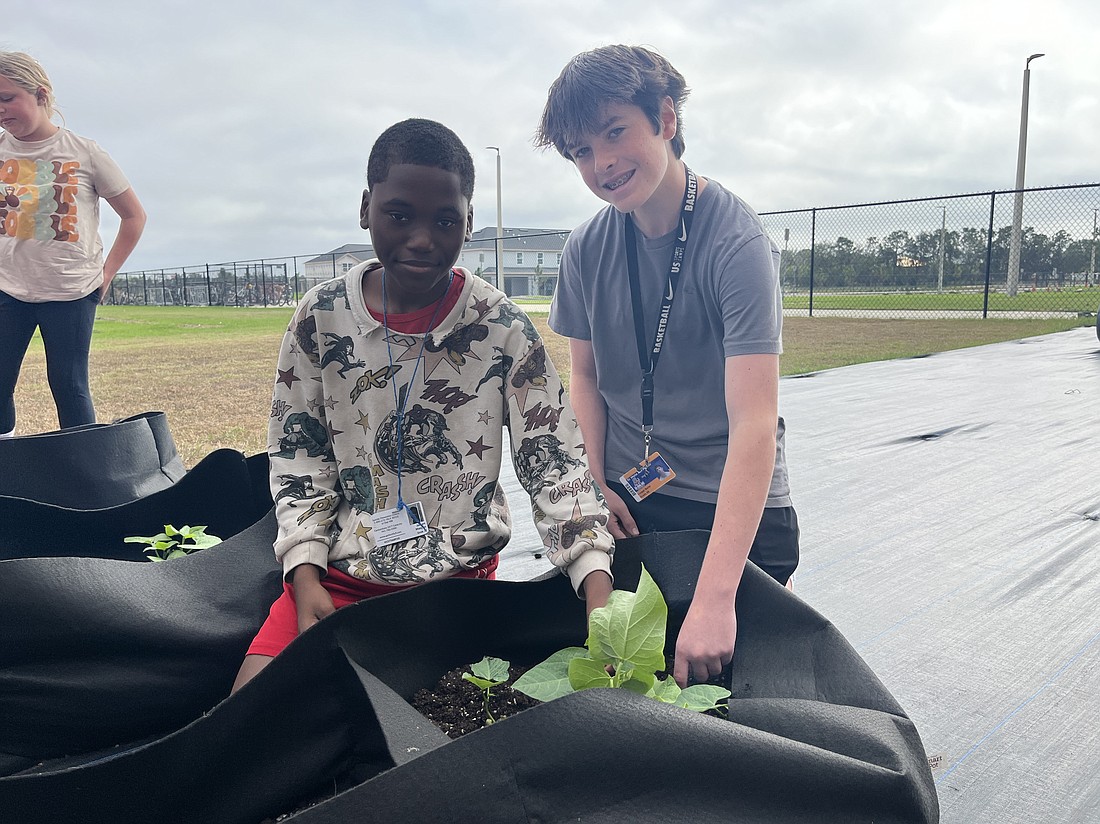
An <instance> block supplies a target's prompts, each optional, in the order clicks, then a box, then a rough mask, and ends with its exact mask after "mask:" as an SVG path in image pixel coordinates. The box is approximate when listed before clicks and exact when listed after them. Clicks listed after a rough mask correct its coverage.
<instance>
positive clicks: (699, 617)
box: [672, 598, 737, 688]
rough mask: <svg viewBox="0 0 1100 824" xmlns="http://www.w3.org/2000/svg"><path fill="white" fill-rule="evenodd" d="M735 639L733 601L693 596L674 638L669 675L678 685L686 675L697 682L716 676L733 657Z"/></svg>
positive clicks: (681, 685) (683, 685)
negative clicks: (672, 663)
mask: <svg viewBox="0 0 1100 824" xmlns="http://www.w3.org/2000/svg"><path fill="white" fill-rule="evenodd" d="M736 641H737V613H736V612H735V611H734V608H733V604H729V603H724V604H723V603H721V602H719V603H716V604H713V605H710V604H707V603H703V602H701V601H700V600H699V599H698V598H696V599H693V600H692V602H691V606H690V607H689V608H688V613H687V617H686V618H685V619H684V625H683V627H681V628H680V634H679V636H677V639H676V664H675V666H674V667H673V671H672V677H673V678H674V679H675V680H676V683H677V684H679V685H680V687H681V688H685V687H687V685H688V677H689V676H691V677H693V678H694V679H695V680H696V681H700V682H701V681H707V680H709V679H711V678H716V677H717V676H718V675H719V674H720V673H721V672H722V668H723V667H725V666H726V664H728V663H729V662H730V661H732V660H733V647H734V644H735V642H736Z"/></svg>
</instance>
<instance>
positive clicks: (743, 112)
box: [0, 0, 1100, 270]
mask: <svg viewBox="0 0 1100 824" xmlns="http://www.w3.org/2000/svg"><path fill="white" fill-rule="evenodd" d="M12 5H16V4H14V3H13V4H12ZM17 8H18V11H17V12H16V13H14V14H13V13H5V14H3V15H2V24H0V48H3V49H8V50H19V51H27V52H29V53H31V54H33V55H34V56H35V57H37V58H38V59H39V60H40V61H41V62H42V64H43V65H44V66H45V68H46V70H47V71H48V72H49V74H50V76H51V79H52V80H53V84H54V88H55V92H56V95H57V98H58V101H59V104H60V108H61V111H62V112H63V114H64V117H65V124H66V125H67V126H68V127H69V128H70V129H72V130H73V131H75V132H77V133H79V134H83V135H86V136H88V137H91V138H93V139H95V140H96V141H98V142H99V143H100V145H102V146H103V147H104V148H105V149H107V151H109V152H110V153H111V154H112V155H113V156H114V157H115V159H116V160H117V161H118V163H119V164H120V165H121V166H122V168H123V170H124V171H125V172H126V174H127V176H128V177H129V179H130V181H131V183H132V184H133V186H134V190H135V191H136V192H137V194H138V196H139V197H140V198H141V200H142V201H143V203H144V205H145V207H146V210H147V211H148V213H149V223H148V226H147V228H146V230H145V236H144V238H143V239H142V241H141V244H140V245H139V247H138V249H137V251H136V252H135V253H134V255H133V256H132V257H131V259H130V261H129V262H128V264H127V266H126V267H124V268H125V269H126V270H134V269H139V268H159V267H172V266H183V265H191V264H199V263H205V262H220V261H229V260H240V259H250V258H259V257H278V256H289V255H311V254H315V253H319V252H323V251H327V250H328V249H330V248H333V247H335V246H339V245H341V244H343V243H349V242H369V238H368V237H367V235H366V233H365V232H363V231H362V230H361V229H360V228H359V226H358V204H359V197H360V193H361V191H362V189H363V187H364V185H365V181H366V175H365V172H364V168H365V165H366V159H367V154H368V152H369V150H370V146H371V143H372V142H373V140H374V138H375V137H377V135H378V134H379V133H380V132H381V131H382V130H383V129H385V128H386V127H387V126H389V125H391V124H392V123H394V122H396V121H398V120H401V119H404V118H406V117H429V118H432V119H436V120H440V121H442V122H443V123H445V124H447V125H448V126H450V127H451V128H453V129H454V130H455V131H456V132H457V133H458V134H459V136H460V137H462V138H463V140H464V141H465V142H466V144H467V146H468V147H469V148H470V151H471V153H472V154H473V156H474V161H475V163H476V164H477V172H478V180H477V188H476V191H475V196H474V207H475V221H474V223H475V228H482V227H485V226H493V225H495V223H496V176H495V174H496V172H495V163H496V155H495V153H494V152H492V151H490V150H488V149H486V148H484V147H486V146H490V145H492V146H499V147H500V149H501V155H502V162H503V202H504V223H505V225H508V226H518V227H544V228H572V227H573V226H574V225H576V224H577V223H579V222H580V221H582V220H584V219H585V218H587V217H588V216H589V215H591V214H592V213H593V212H594V211H595V210H596V209H597V208H598V207H599V205H600V202H599V201H598V200H597V199H596V198H595V196H594V195H592V194H591V193H589V192H588V190H587V189H586V188H585V187H584V185H583V184H582V183H581V181H580V178H579V176H578V175H577V174H576V173H575V172H574V171H573V170H572V168H571V167H570V166H569V164H567V163H566V162H565V161H564V160H562V159H561V158H560V157H558V156H557V155H556V154H555V153H553V152H542V151H538V150H536V149H534V148H533V147H532V143H531V136H532V133H533V131H534V128H535V125H536V123H537V121H538V118H539V114H540V112H541V110H542V105H543V103H544V102H545V99H546V89H547V87H548V86H549V84H550V83H551V82H552V81H553V80H554V78H555V77H557V75H558V73H559V72H560V70H561V68H562V66H563V65H564V64H565V63H566V61H567V60H568V59H569V58H570V57H572V56H573V55H574V54H575V53H577V52H579V51H584V50H586V49H589V48H593V47H596V46H600V45H606V44H609V43H628V44H643V45H648V46H651V47H653V48H656V49H657V50H658V51H660V52H662V53H663V54H664V55H665V56H667V57H668V58H669V59H670V60H671V61H672V63H673V64H674V65H676V66H677V68H679V69H680V71H681V72H682V73H683V74H684V75H685V77H686V78H687V81H688V84H689V85H690V87H691V88H692V94H691V97H690V98H689V99H688V102H687V104H686V107H685V118H684V119H685V133H686V138H687V153H686V155H685V159H686V160H687V161H688V163H689V164H690V165H691V166H692V168H694V169H696V170H697V171H698V172H699V173H701V174H703V175H705V176H708V177H713V178H714V179H716V180H719V181H720V182H722V183H723V184H724V185H725V186H726V187H727V188H730V189H732V190H733V191H735V192H736V193H738V194H739V195H741V196H742V197H743V198H745V199H746V200H747V201H748V202H749V203H750V204H752V205H753V206H754V207H755V208H756V209H757V210H758V211H769V210H778V209H793V208H801V207H809V206H827V205H836V204H845V203H859V202H867V201H875V200H892V199H900V198H908V197H921V196H935V195H943V194H955V193H963V192H976V191H990V190H993V189H1011V188H1012V187H1013V184H1014V180H1015V173H1016V151H1017V140H1018V135H1019V123H1020V96H1021V83H1022V76H1023V68H1024V61H1025V59H1026V58H1027V56H1028V55H1029V54H1032V53H1035V52H1045V53H1046V56H1045V57H1043V58H1041V59H1039V60H1036V61H1034V62H1033V63H1032V64H1031V66H1032V71H1031V101H1030V110H1029V130H1028V156H1027V185H1029V186H1044V185H1057V184H1070V183H1085V182H1096V181H1097V180H1100V40H1098V35H1100V2H1097V1H1096V0H1030V2H1018V1H1017V0H996V1H994V0H989V2H986V1H985V0H919V1H918V2H909V0H816V1H815V0H676V2H669V0H660V2H651V0H634V2H609V1H608V0H557V2H553V3H523V4H521V3H518V2H515V3H505V2H488V1H486V2H482V0H467V2H454V0H401V1H400V2H392V3H378V2H374V0H347V2H344V1H343V0H312V2H301V1H300V0H298V2H284V1H283V0H263V1H262V2H254V1H253V0H240V1H239V2H238V0H218V2H213V1H212V0H187V2H176V1H175V0H156V2H150V1H149V0H76V1H75V2H70V1H69V0H64V1H63V2H58V0H40V2H37V3H19V4H17ZM105 212H106V213H109V212H110V210H109V208H105ZM114 225H115V224H113V223H112V222H111V221H110V220H109V219H107V218H105V220H104V229H105V234H107V235H109V236H113V231H114Z"/></svg>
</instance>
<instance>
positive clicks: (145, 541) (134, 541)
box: [122, 535, 167, 544]
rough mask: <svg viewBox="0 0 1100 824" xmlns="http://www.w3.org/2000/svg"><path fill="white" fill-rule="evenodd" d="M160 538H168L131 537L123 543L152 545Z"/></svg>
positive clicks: (158, 536) (123, 540) (150, 536)
mask: <svg viewBox="0 0 1100 824" xmlns="http://www.w3.org/2000/svg"><path fill="white" fill-rule="evenodd" d="M160 537H167V536H161V535H157V536H156V537H154V536H152V535H131V536H130V537H129V538H123V539H122V542H123V543H126V544H152V543H154V542H155V541H156V540H157V538H160Z"/></svg>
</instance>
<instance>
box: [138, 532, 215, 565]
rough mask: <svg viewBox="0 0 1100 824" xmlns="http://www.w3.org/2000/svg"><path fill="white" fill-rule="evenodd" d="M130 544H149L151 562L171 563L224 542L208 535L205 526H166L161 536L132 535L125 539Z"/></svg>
mask: <svg viewBox="0 0 1100 824" xmlns="http://www.w3.org/2000/svg"><path fill="white" fill-rule="evenodd" d="M124 540H125V542H126V543H128V544H148V546H147V547H146V548H145V552H146V553H147V554H148V555H149V560H150V561H170V560H171V559H172V558H182V557H183V556H184V555H190V554H191V553H192V552H197V551H198V550H200V549H206V548H208V547H212V546H215V545H217V544H220V543H221V542H222V539H221V538H219V537H218V536H216V535H207V534H206V527H205V526H183V527H181V528H180V529H176V528H175V527H174V526H172V525H171V524H165V525H164V532H162V533H160V534H159V535H151V536H141V535H131V536H130V537H129V538H126V539H124Z"/></svg>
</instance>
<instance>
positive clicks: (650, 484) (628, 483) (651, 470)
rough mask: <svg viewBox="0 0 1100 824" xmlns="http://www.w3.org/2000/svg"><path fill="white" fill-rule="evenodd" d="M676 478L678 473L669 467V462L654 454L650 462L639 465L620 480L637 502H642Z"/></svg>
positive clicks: (658, 454)
mask: <svg viewBox="0 0 1100 824" xmlns="http://www.w3.org/2000/svg"><path fill="white" fill-rule="evenodd" d="M675 477H676V473H675V472H674V471H673V470H672V467H670V466H669V465H668V461H666V460H665V459H664V458H662V457H661V453H660V452H654V453H653V454H651V455H650V456H649V459H648V460H645V461H642V462H641V463H639V464H638V465H637V466H636V467H634V468H633V469H631V470H630V471H628V472H627V473H626V474H624V475H623V476H622V477H621V478H619V480H620V481H621V482H622V485H623V486H625V487H626V488H627V491H628V492H630V494H631V495H632V496H633V497H634V500H635V501H641V500H642V498H645V497H646V496H647V495H652V494H653V493H654V492H656V491H657V490H658V489H660V488H661V487H662V486H664V485H665V484H667V483H668V482H669V481H671V480H672V479H673V478H675Z"/></svg>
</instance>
